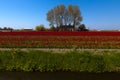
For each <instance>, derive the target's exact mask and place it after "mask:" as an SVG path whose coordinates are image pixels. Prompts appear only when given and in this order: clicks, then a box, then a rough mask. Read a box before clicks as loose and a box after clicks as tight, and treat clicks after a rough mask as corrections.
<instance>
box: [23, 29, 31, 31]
mask: <svg viewBox="0 0 120 80" xmlns="http://www.w3.org/2000/svg"><path fill="white" fill-rule="evenodd" d="M22 31H33V29H22Z"/></svg>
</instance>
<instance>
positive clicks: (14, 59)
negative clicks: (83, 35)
mask: <svg viewBox="0 0 120 80" xmlns="http://www.w3.org/2000/svg"><path fill="white" fill-rule="evenodd" d="M0 71H40V72H45V71H51V72H53V71H76V72H95V73H101V72H120V53H119V52H113V51H102V52H101V51H94V52H88V51H79V52H78V51H71V52H65V53H64V54H63V53H62V54H60V53H53V52H44V51H37V50H36V51H30V50H28V51H20V50H15V49H14V50H10V51H0Z"/></svg>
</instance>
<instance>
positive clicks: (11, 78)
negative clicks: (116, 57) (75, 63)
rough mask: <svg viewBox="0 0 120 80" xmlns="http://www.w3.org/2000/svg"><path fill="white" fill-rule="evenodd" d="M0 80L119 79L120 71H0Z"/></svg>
mask: <svg viewBox="0 0 120 80" xmlns="http://www.w3.org/2000/svg"><path fill="white" fill-rule="evenodd" d="M0 80H120V73H104V74H95V73H75V72H53V73H52V72H45V73H41V72H28V73H27V72H0Z"/></svg>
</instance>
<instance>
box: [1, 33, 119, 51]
mask: <svg viewBox="0 0 120 80" xmlns="http://www.w3.org/2000/svg"><path fill="white" fill-rule="evenodd" d="M0 48H82V49H119V48H120V32H91V31H86V32H50V31H43V32H0Z"/></svg>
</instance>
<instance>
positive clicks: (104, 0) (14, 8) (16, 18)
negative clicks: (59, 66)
mask: <svg viewBox="0 0 120 80" xmlns="http://www.w3.org/2000/svg"><path fill="white" fill-rule="evenodd" d="M60 4H64V5H66V6H68V5H69V4H73V5H78V6H79V8H80V10H81V13H82V16H83V21H82V23H84V24H85V25H86V27H87V28H89V29H109V30H112V29H120V5H119V4H120V0H0V27H12V28H16V29H21V28H33V29H34V28H35V26H37V25H39V24H44V25H45V27H49V22H48V21H47V20H46V13H47V12H48V10H50V9H51V8H53V7H55V6H56V5H60Z"/></svg>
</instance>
